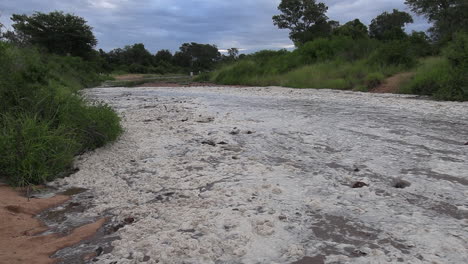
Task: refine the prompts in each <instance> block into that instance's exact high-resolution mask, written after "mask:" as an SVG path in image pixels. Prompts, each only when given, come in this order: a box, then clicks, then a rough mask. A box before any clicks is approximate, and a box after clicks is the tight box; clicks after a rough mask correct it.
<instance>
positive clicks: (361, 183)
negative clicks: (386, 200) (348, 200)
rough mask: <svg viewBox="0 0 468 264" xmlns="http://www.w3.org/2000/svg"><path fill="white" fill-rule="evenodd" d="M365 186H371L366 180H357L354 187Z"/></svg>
mask: <svg viewBox="0 0 468 264" xmlns="http://www.w3.org/2000/svg"><path fill="white" fill-rule="evenodd" d="M364 186H369V184H367V183H365V182H355V183H354V184H353V186H352V187H353V188H362V187H364Z"/></svg>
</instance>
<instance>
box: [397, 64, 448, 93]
mask: <svg viewBox="0 0 468 264" xmlns="http://www.w3.org/2000/svg"><path fill="white" fill-rule="evenodd" d="M449 79H450V65H449V62H448V60H447V59H445V58H440V57H437V58H428V59H426V60H424V61H423V63H422V64H421V65H420V66H419V67H418V68H417V69H416V72H415V75H414V76H413V78H411V80H410V81H409V82H408V83H407V84H405V85H404V86H403V87H402V89H401V91H400V92H403V93H412V94H420V95H434V94H435V93H436V92H437V91H438V90H440V89H441V88H442V87H444V86H447V85H448V82H449Z"/></svg>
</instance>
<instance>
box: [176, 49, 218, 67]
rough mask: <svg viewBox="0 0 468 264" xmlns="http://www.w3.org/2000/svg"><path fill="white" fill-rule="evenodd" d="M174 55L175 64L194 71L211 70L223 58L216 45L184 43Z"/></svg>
mask: <svg viewBox="0 0 468 264" xmlns="http://www.w3.org/2000/svg"><path fill="white" fill-rule="evenodd" d="M179 50H180V51H178V52H176V53H175V54H174V63H175V64H176V65H178V66H181V67H185V68H191V70H192V71H204V70H209V69H211V68H212V67H213V65H214V64H215V63H216V62H217V61H218V60H219V59H220V58H221V53H219V51H218V48H217V47H216V46H215V45H209V44H198V43H195V42H192V43H184V44H182V46H181V47H180V48H179Z"/></svg>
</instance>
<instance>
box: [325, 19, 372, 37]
mask: <svg viewBox="0 0 468 264" xmlns="http://www.w3.org/2000/svg"><path fill="white" fill-rule="evenodd" d="M333 33H334V34H335V35H338V36H347V37H351V38H352V39H361V38H367V37H368V36H369V31H368V29H367V26H366V25H364V24H363V23H362V22H361V21H360V20H359V19H355V20H353V21H349V22H347V23H346V24H344V25H342V26H340V27H338V28H337V29H336V30H335V31H334V32H333Z"/></svg>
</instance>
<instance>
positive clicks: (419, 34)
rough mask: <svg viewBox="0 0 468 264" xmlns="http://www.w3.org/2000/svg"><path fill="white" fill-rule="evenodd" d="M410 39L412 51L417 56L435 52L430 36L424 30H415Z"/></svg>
mask: <svg viewBox="0 0 468 264" xmlns="http://www.w3.org/2000/svg"><path fill="white" fill-rule="evenodd" d="M408 41H409V42H410V43H411V51H412V53H413V54H414V55H415V56H417V57H424V56H429V55H432V54H433V53H434V48H433V45H432V44H431V41H430V38H429V36H427V34H426V33H425V32H423V31H413V32H412V33H411V34H410V35H409V37H408Z"/></svg>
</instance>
